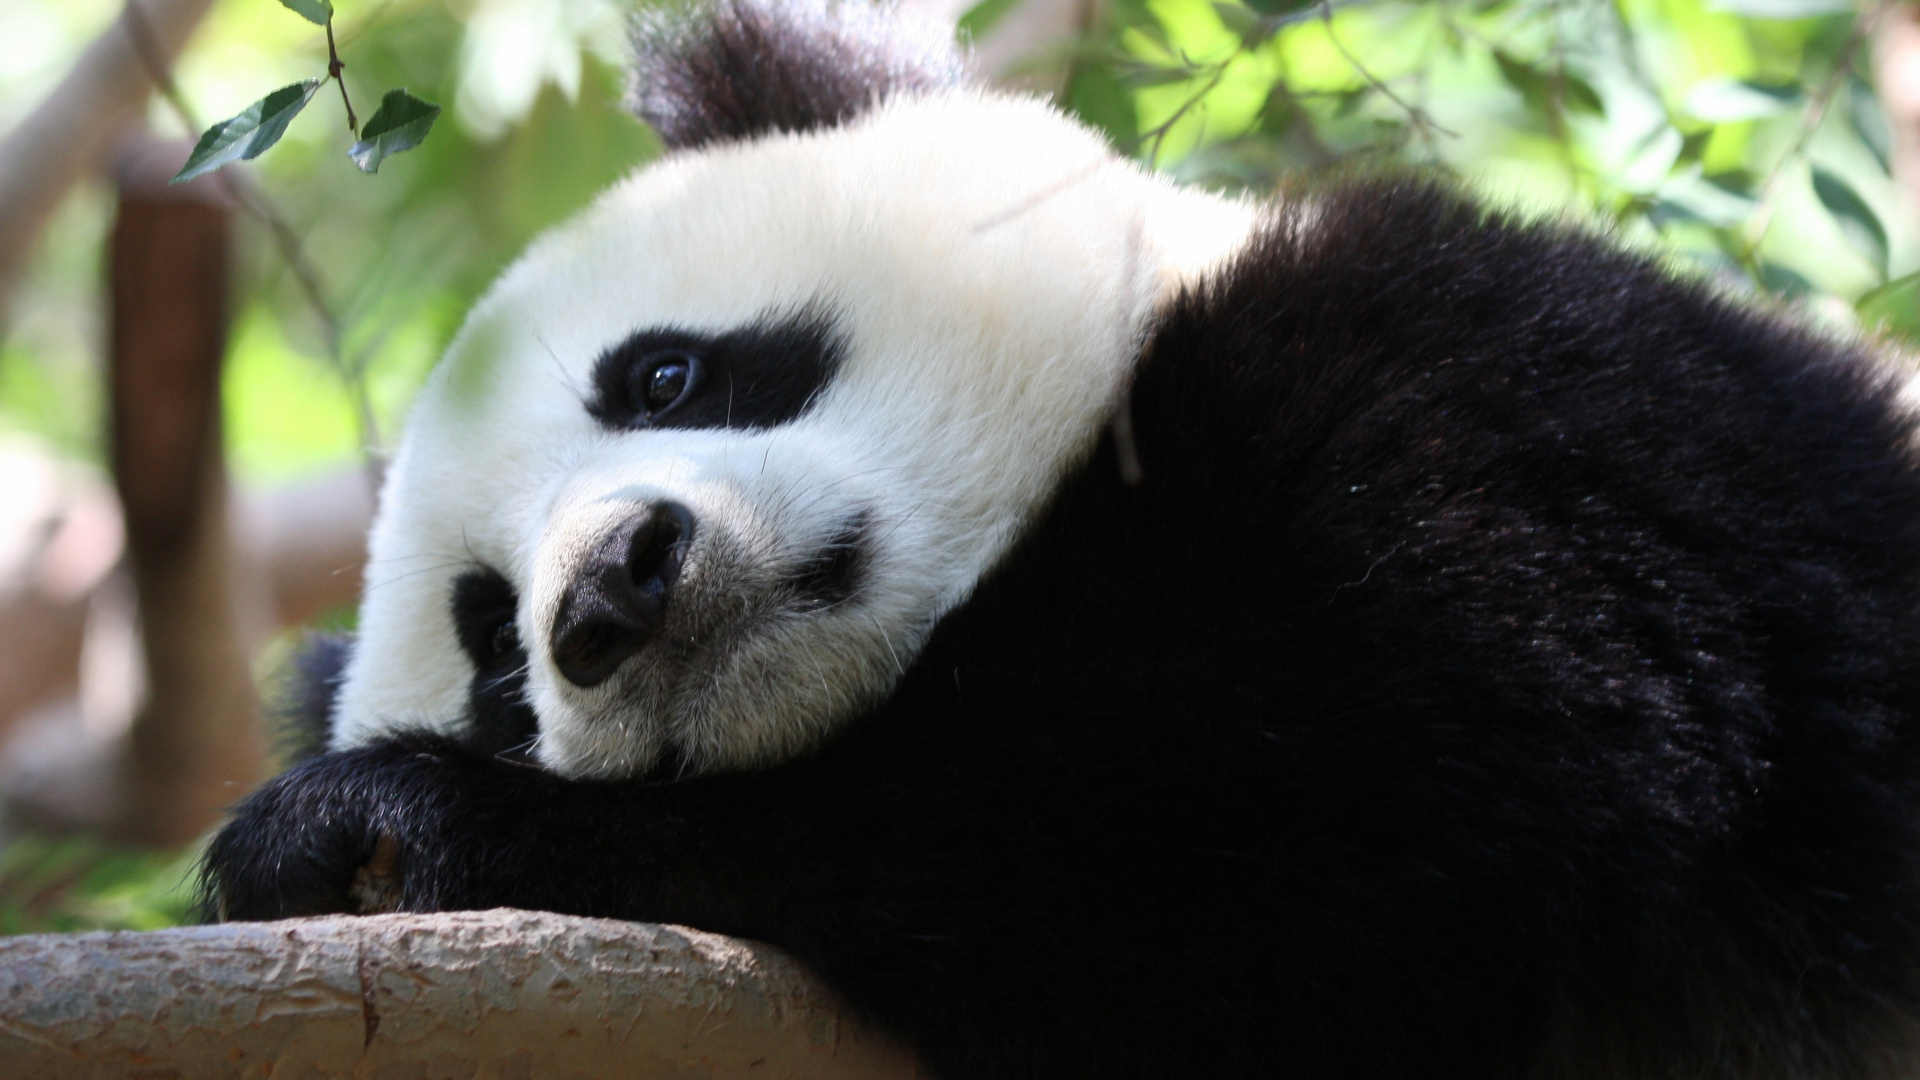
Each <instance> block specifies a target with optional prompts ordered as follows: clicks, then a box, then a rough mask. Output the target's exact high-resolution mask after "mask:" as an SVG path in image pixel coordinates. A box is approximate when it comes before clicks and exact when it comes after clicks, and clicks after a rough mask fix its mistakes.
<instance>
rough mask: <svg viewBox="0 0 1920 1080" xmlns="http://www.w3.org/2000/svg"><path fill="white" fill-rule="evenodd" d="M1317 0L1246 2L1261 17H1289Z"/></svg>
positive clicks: (1247, 0)
mask: <svg viewBox="0 0 1920 1080" xmlns="http://www.w3.org/2000/svg"><path fill="white" fill-rule="evenodd" d="M1317 2H1318V0H1246V4H1247V6H1248V7H1250V8H1252V9H1253V10H1255V11H1257V12H1259V13H1260V14H1262V15H1290V14H1292V13H1293V12H1296V11H1299V10H1301V9H1302V8H1308V7H1312V6H1313V5H1314V4H1315V3H1317Z"/></svg>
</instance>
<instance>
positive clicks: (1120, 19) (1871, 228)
mask: <svg viewBox="0 0 1920 1080" xmlns="http://www.w3.org/2000/svg"><path fill="white" fill-rule="evenodd" d="M1003 2H1004V0H987V2H986V3H983V4H981V5H980V6H979V7H976V8H975V9H973V12H972V13H971V15H970V18H972V19H974V21H975V24H976V25H975V30H976V32H981V30H982V29H983V28H982V27H981V26H979V25H978V24H979V23H980V22H982V21H985V20H987V19H988V18H989V17H990V16H991V15H992V14H993V11H994V7H995V5H997V4H1001V3H1003ZM1884 11H1885V7H1884V5H1883V4H1881V3H1879V2H1878V0H1869V3H1868V4H1867V6H1865V7H1864V8H1860V9H1856V8H1855V6H1854V5H1853V4H1852V3H1850V2H1848V0H1616V2H1598V0H1428V2H1421V3H1412V2H1405V0H1333V2H1330V3H1329V2H1325V0H1322V2H1318V3H1307V2H1302V0H1251V2H1250V3H1240V2H1237V0H1236V2H1210V0H1115V2H1114V4H1113V5H1112V7H1111V8H1110V9H1109V10H1108V13H1107V15H1106V16H1105V19H1104V21H1103V22H1102V23H1100V24H1099V25H1096V26H1094V27H1093V28H1092V29H1091V30H1090V31H1089V33H1088V34H1087V35H1086V38H1085V39H1084V40H1083V41H1082V42H1081V43H1080V45H1079V46H1078V47H1077V48H1075V49H1074V50H1072V55H1071V56H1069V57H1068V58H1067V60H1066V68H1065V75H1066V79H1067V90H1066V95H1065V96H1066V98H1067V100H1068V101H1070V102H1071V104H1072V106H1073V107H1074V108H1075V109H1076V110H1077V111H1078V112H1079V113H1080V114H1081V115H1083V116H1085V117H1087V118H1088V119H1089V120H1091V121H1093V122H1094V123H1096V124H1099V125H1100V126H1101V127H1103V128H1104V129H1105V130H1106V131H1107V132H1108V133H1109V134H1110V135H1111V136H1112V138H1113V139H1114V141H1115V142H1116V143H1117V144H1118V145H1120V146H1122V147H1125V148H1128V149H1130V150H1131V151H1132V152H1133V153H1134V154H1136V155H1137V156H1139V157H1140V158H1141V159H1142V160H1144V161H1149V162H1152V163H1154V164H1155V165H1157V166H1158V167H1160V168H1162V169H1165V170H1167V171H1169V172H1171V173H1173V174H1175V175H1177V176H1180V177H1182V178H1184V179H1186V180H1189V181H1192V182H1196V183H1201V184H1205V185H1209V186H1213V187H1219V188H1242V189H1253V190H1256V191H1257V190H1264V189H1267V188H1270V187H1271V186H1273V185H1274V184H1275V183H1276V182H1277V181H1278V180H1279V179H1280V178H1281V177H1282V176H1285V175H1287V174H1289V173H1293V172H1297V171H1300V170H1302V169H1316V168H1327V167H1330V166H1351V165H1360V166H1364V165H1365V164H1366V163H1368V162H1398V163H1410V164H1416V165H1420V166H1426V167H1437V168H1440V169H1444V170H1447V171H1450V172H1453V173H1455V174H1457V175H1459V176H1461V177H1462V178H1463V179H1464V180H1465V181H1466V182H1468V183H1469V184H1470V185H1471V186H1473V187H1474V188H1476V189H1477V190H1479V191H1480V192H1481V193H1482V194H1483V195H1485V196H1486V197H1487V198H1489V199H1490V200H1492V201H1494V202H1495V203H1498V204H1503V205H1508V206H1514V207H1518V208H1521V209H1523V210H1526V211H1530V212H1534V213H1540V212H1556V211H1559V210H1561V209H1563V208H1569V207H1570V208H1574V209H1575V211H1576V212H1578V213H1584V214H1586V215H1588V216H1590V217H1591V218H1594V219H1597V220H1598V221H1600V222H1601V223H1603V224H1604V225H1606V226H1608V227H1610V228H1612V229H1613V230H1614V231H1616V233H1617V234H1618V235H1620V236H1622V237H1623V238H1625V239H1626V240H1627V241H1628V242H1630V243H1637V244H1641V245H1644V246H1648V247H1658V248H1660V249H1663V250H1668V251H1672V252H1675V253H1677V254H1679V255H1681V256H1682V257H1684V258H1686V259H1688V260H1691V261H1692V262H1694V263H1696V264H1698V265H1699V266H1701V267H1704V268H1705V269H1706V271H1707V272H1708V273H1710V274H1714V275H1717V276H1720V277H1722V278H1724V279H1726V280H1728V281H1734V282H1745V283H1747V285H1748V286H1750V287H1752V288H1754V289H1756V290H1761V291H1765V292H1770V293H1775V294H1781V295H1784V296H1787V297H1792V298H1798V297H1807V298H1808V299H1810V300H1812V301H1815V302H1816V303H1815V305H1814V306H1816V307H1817V308H1820V309H1822V310H1826V311H1828V312H1829V313H1834V314H1841V313H1840V305H1839V304H1837V303H1835V301H1836V300H1838V301H1845V302H1851V301H1855V300H1858V299H1860V298H1861V297H1863V296H1871V297H1874V298H1875V300H1874V302H1873V303H1870V304H1867V305H1865V306H1864V307H1863V308H1862V309H1861V310H1862V313H1863V314H1868V315H1870V316H1871V317H1872V318H1873V319H1874V320H1876V321H1878V320H1883V319H1885V318H1887V317H1888V315H1889V314H1890V310H1889V309H1890V307H1892V306H1897V304H1896V301H1900V302H1904V301H1903V300H1902V298H1908V299H1910V298H1911V294H1912V293H1913V292H1914V290H1913V289H1911V288H1905V289H1899V288H1896V289H1892V290H1887V289H1883V286H1886V285H1887V284H1888V282H1890V281H1895V280H1898V279H1900V278H1902V276H1903V275H1906V274H1909V273H1911V272H1912V271H1913V270H1914V269H1915V267H1916V265H1917V264H1920V247H1917V246H1916V244H1915V232H1914V229H1913V227H1912V226H1913V220H1912V215H1911V212H1910V210H1909V209H1908V207H1907V205H1906V203H1905V201H1904V199H1903V197H1902V195H1901V193H1900V192H1899V190H1898V189H1897V187H1896V186H1895V184H1894V182H1893V179H1892V177H1891V176H1890V175H1889V169H1888V152H1889V146H1888V143H1889V133H1888V129H1887V124H1886V121H1885V120H1884V118H1883V117H1882V115H1881V113H1880V109H1879V104H1878V102H1877V101H1876V99H1875V97H1874V93H1873V88H1872V83H1871V73H1870V71H1869V69H1868V60H1869V53H1870V49H1869V47H1868V37H1869V34H1870V32H1871V25H1872V23H1873V22H1874V20H1876V19H1878V18H1880V17H1881V16H1882V14H1883V13H1884ZM1842 317H1844V315H1843V316H1842ZM1909 321H1911V320H1909ZM1903 325H1904V324H1901V323H1900V322H1899V320H1895V325H1894V329H1896V330H1898V329H1900V328H1901V327H1902V326H1903Z"/></svg>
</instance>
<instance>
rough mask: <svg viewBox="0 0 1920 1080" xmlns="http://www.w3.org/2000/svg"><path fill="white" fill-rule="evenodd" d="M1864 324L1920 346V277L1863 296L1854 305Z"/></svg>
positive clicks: (1913, 277)
mask: <svg viewBox="0 0 1920 1080" xmlns="http://www.w3.org/2000/svg"><path fill="white" fill-rule="evenodd" d="M1853 309H1854V311H1856V312H1858V313H1859V315H1860V321H1861V322H1862V323H1863V324H1865V325H1867V326H1869V327H1873V328H1875V329H1878V330H1880V331H1882V332H1884V333H1887V334H1890V335H1892V336H1893V337H1896V338H1898V339H1900V340H1901V341H1902V342H1903V343H1905V344H1906V345H1907V346H1908V347H1920V274H1908V275H1907V276H1906V277H1903V278H1895V279H1893V280H1892V281H1889V282H1887V283H1886V284H1885V285H1882V286H1880V287H1879V288H1877V289H1875V290H1873V291H1872V292H1870V293H1868V294H1867V295H1865V296H1863V297H1861V298H1860V299H1859V301H1858V302H1857V303H1855V304H1854V306H1853Z"/></svg>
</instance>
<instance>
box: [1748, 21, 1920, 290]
mask: <svg viewBox="0 0 1920 1080" xmlns="http://www.w3.org/2000/svg"><path fill="white" fill-rule="evenodd" d="M1892 6H1893V0H1879V2H1878V3H1876V4H1874V6H1873V7H1872V8H1871V9H1870V10H1869V11H1868V12H1867V13H1866V14H1865V15H1863V16H1862V17H1860V18H1858V19H1856V20H1854V24H1853V32H1852V33H1851V34H1849V35H1848V36H1847V40H1846V43H1845V44H1844V45H1842V46H1841V47H1840V55H1839V56H1838V57H1836V58H1835V59H1834V62H1833V70H1831V71H1829V72H1827V77H1826V79H1825V81H1823V82H1822V83H1821V84H1820V87H1819V89H1818V90H1816V91H1815V92H1814V95H1813V96H1812V97H1811V98H1808V99H1807V107H1806V108H1805V109H1803V110H1801V113H1800V130H1799V132H1798V133H1797V134H1796V135H1795V136H1794V140H1793V145H1792V146H1790V147H1788V148H1787V152H1786V153H1785V154H1782V155H1781V156H1780V160H1778V161H1776V162H1774V163H1773V168H1772V169H1771V170H1770V171H1768V173H1767V178H1766V180H1765V181H1763V182H1762V183H1761V185H1760V198H1759V200H1758V202H1757V203H1756V205H1755V207H1754V212H1753V217H1751V218H1749V219H1748V221H1747V229H1746V236H1745V237H1743V240H1744V241H1745V250H1744V251H1743V252H1742V253H1741V261H1742V262H1744V263H1745V264H1746V266H1747V271H1748V273H1751V274H1753V275H1754V277H1755V278H1756V279H1757V278H1758V277H1759V273H1758V270H1759V254H1760V242H1761V241H1763V240H1765V239H1766V238H1767V230H1768V229H1769V228H1771V227H1772V225H1773V214H1774V210H1775V203H1776V202H1777V200H1778V199H1779V197H1780V186H1781V184H1782V182H1783V181H1784V180H1785V179H1786V173H1787V166H1789V165H1791V164H1793V163H1794V162H1796V161H1798V160H1800V158H1801V157H1802V156H1804V155H1805V153H1806V149H1807V144H1808V143H1809V142H1812V141H1813V135H1814V132H1816V131H1818V130H1820V124H1821V122H1822V121H1824V120H1825V119H1826V118H1827V109H1828V108H1829V107H1831V106H1832V104H1833V98H1834V95H1835V94H1837V93H1838V92H1839V90H1840V87H1841V85H1842V84H1843V83H1845V82H1846V79H1847V76H1848V75H1850V74H1852V73H1853V60H1854V57H1855V55H1857V54H1858V53H1859V51H1860V46H1861V45H1862V44H1863V43H1864V42H1865V41H1866V40H1867V36H1868V35H1869V34H1871V33H1872V32H1873V28H1874V27H1876V26H1878V25H1879V24H1880V19H1881V17H1882V16H1884V15H1885V14H1886V13H1887V9H1888V8H1891V7H1892Z"/></svg>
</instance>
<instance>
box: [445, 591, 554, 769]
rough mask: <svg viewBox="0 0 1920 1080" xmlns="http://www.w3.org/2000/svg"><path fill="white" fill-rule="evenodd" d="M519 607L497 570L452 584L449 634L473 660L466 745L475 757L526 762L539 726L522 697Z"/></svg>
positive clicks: (523, 679)
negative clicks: (492, 756) (516, 617)
mask: <svg viewBox="0 0 1920 1080" xmlns="http://www.w3.org/2000/svg"><path fill="white" fill-rule="evenodd" d="M518 603H519V596H518V594H516V593H515V592H514V591H513V583H512V582H509V581H508V580H507V579H506V577H504V576H503V575H502V574H501V573H500V572H499V571H497V570H493V569H491V568H485V567H483V568H480V569H476V570H469V571H467V572H466V573H464V574H461V575H460V576H459V577H457V578H454V579H453V595H452V596H451V597H450V598H449V607H450V608H451V614H452V615H453V629H454V633H455V634H457V635H458V636H459V638H460V648H461V651H463V652H465V653H466V654H467V658H468V659H469V660H472V661H473V681H472V682H471V683H469V684H468V687H467V708H468V710H469V713H470V715H469V717H468V720H469V723H468V725H467V729H468V731H469V735H468V738H467V745H468V747H469V748H470V749H472V750H473V751H475V752H476V753H481V754H499V755H506V756H509V757H516V758H520V759H525V758H527V757H528V755H529V754H530V752H531V751H532V748H533V740H534V735H535V733H536V732H537V731H538V729H539V726H540V722H539V718H538V717H536V716H535V715H534V712H533V706H532V705H530V704H528V703H527V698H526V689H527V650H526V647H525V646H524V645H522V644H521V642H520V634H519V628H518V627H517V626H515V625H514V614H515V609H516V606H517V605H518Z"/></svg>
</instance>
